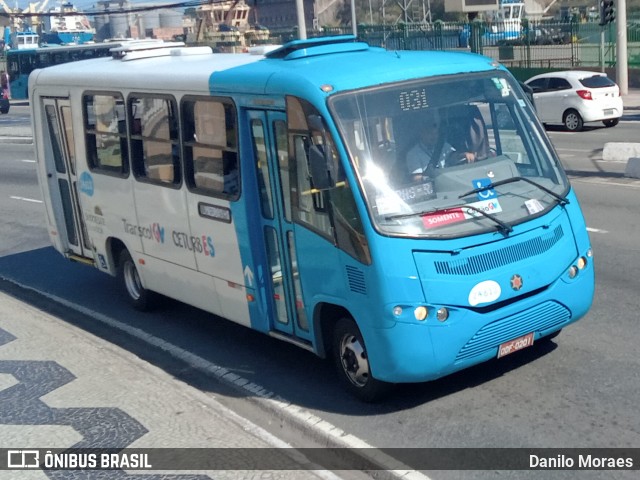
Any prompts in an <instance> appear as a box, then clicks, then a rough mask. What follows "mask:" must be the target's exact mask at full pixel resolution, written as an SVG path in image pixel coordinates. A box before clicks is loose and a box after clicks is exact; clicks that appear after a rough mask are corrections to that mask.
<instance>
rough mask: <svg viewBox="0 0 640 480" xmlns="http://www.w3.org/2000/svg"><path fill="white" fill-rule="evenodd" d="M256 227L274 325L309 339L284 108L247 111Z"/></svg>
mask: <svg viewBox="0 0 640 480" xmlns="http://www.w3.org/2000/svg"><path fill="white" fill-rule="evenodd" d="M249 122H250V129H251V138H252V142H253V149H254V153H255V158H256V174H257V178H258V189H259V200H260V208H261V228H262V235H263V236H264V245H265V247H266V255H267V258H266V260H267V272H269V273H268V274H267V275H265V277H266V282H267V284H269V285H268V287H270V288H267V296H268V297H270V298H268V299H267V303H268V304H269V305H268V308H269V309H270V311H271V318H273V319H274V321H273V327H274V329H275V330H277V331H280V332H283V333H286V334H289V335H292V336H296V337H301V338H303V339H310V338H311V335H310V332H309V325H308V321H307V317H306V314H305V309H304V303H303V296H302V287H301V281H300V271H299V270H298V260H297V255H296V244H295V238H294V229H293V223H292V221H291V198H290V194H289V192H290V187H291V186H290V169H289V157H288V152H287V122H286V116H285V115H284V113H280V112H270V111H269V112H266V111H250V112H249Z"/></svg>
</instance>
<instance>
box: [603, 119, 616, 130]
mask: <svg viewBox="0 0 640 480" xmlns="http://www.w3.org/2000/svg"><path fill="white" fill-rule="evenodd" d="M619 122H620V119H619V118H612V119H611V120H603V121H602V123H603V124H604V126H605V127H607V128H611V127H615V126H616V125H617V124H618V123H619Z"/></svg>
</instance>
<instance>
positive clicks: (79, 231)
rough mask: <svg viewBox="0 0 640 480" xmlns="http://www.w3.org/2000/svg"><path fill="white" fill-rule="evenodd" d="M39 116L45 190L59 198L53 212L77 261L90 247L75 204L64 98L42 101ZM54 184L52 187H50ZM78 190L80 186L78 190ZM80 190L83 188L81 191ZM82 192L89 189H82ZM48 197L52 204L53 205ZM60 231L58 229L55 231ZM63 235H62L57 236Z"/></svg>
mask: <svg viewBox="0 0 640 480" xmlns="http://www.w3.org/2000/svg"><path fill="white" fill-rule="evenodd" d="M41 101H42V112H43V115H44V116H45V122H43V124H44V125H46V128H45V129H44V131H43V135H44V140H45V141H44V149H43V154H44V161H45V166H46V171H47V176H48V178H49V189H50V190H51V191H52V192H56V191H57V192H58V194H59V196H60V198H59V202H56V203H58V206H57V207H59V208H54V211H56V212H59V211H61V212H62V215H63V217H64V218H63V219H62V220H63V222H61V221H60V220H61V219H56V223H57V224H58V225H61V224H62V223H64V225H65V231H66V243H67V248H68V250H69V253H71V254H74V255H78V256H81V257H91V256H92V254H90V253H89V252H91V246H90V243H89V240H88V235H87V231H86V228H85V224H84V220H83V217H82V209H81V207H80V202H79V200H78V176H77V170H76V152H75V143H74V137H73V125H72V122H71V104H70V102H69V99H68V98H43V99H42V100H41ZM54 183H55V185H54ZM81 187H82V186H81ZM82 188H84V187H82ZM86 188H92V187H91V186H86ZM56 200H57V199H55V197H54V195H52V201H54V202H55V201H56ZM59 230H60V229H59ZM60 234H61V235H63V233H62V232H60Z"/></svg>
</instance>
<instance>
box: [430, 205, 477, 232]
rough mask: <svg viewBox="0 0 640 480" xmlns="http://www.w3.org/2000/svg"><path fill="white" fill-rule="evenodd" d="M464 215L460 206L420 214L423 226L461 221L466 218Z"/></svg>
mask: <svg viewBox="0 0 640 480" xmlns="http://www.w3.org/2000/svg"><path fill="white" fill-rule="evenodd" d="M466 219H467V217H466V215H465V214H464V213H463V212H462V209H461V208H455V209H452V210H446V211H444V212H436V213H429V214H427V215H423V216H422V224H423V225H424V228H433V227H439V226H440V225H448V224H449V223H456V222H462V221H463V220H466Z"/></svg>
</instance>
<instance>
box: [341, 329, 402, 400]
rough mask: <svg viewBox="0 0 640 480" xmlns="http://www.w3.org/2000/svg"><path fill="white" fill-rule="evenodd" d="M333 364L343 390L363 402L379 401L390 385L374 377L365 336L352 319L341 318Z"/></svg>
mask: <svg viewBox="0 0 640 480" xmlns="http://www.w3.org/2000/svg"><path fill="white" fill-rule="evenodd" d="M332 347H333V348H332V356H333V361H334V364H335V367H336V370H337V372H338V376H339V378H340V381H341V383H342V384H343V386H344V387H345V388H346V389H347V391H349V393H351V394H352V395H354V396H355V397H357V398H359V399H360V400H362V401H364V402H375V401H377V400H380V399H381V398H382V397H384V396H385V394H387V393H388V391H389V390H390V387H391V384H389V383H386V382H382V381H380V380H376V379H375V378H373V376H371V371H370V369H369V359H368V356H367V349H366V347H365V344H364V340H363V338H362V334H361V333H360V330H359V329H358V327H357V325H356V324H355V322H354V321H353V320H351V319H350V318H341V319H340V320H338V322H337V323H336V326H335V329H334V332H333V345H332Z"/></svg>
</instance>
